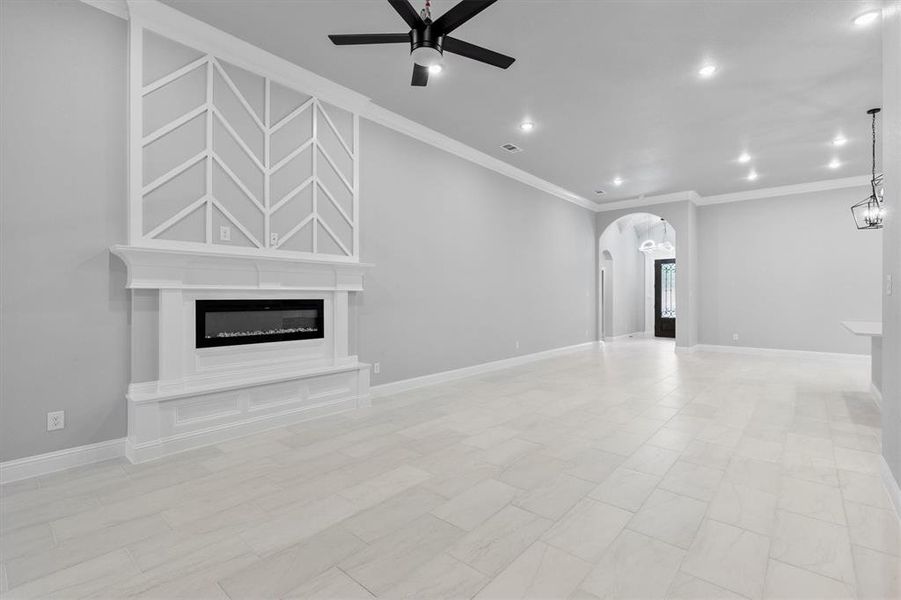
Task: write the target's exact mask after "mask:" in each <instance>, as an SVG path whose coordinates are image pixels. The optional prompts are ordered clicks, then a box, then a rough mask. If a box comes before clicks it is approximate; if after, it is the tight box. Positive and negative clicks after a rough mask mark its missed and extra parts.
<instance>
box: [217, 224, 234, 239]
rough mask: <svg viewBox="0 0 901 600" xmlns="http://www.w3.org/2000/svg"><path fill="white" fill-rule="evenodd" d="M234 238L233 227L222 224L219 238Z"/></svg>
mask: <svg viewBox="0 0 901 600" xmlns="http://www.w3.org/2000/svg"><path fill="white" fill-rule="evenodd" d="M231 239H232V228H231V227H229V226H228V225H220V226H219V240H220V241H223V242H230V241H231Z"/></svg>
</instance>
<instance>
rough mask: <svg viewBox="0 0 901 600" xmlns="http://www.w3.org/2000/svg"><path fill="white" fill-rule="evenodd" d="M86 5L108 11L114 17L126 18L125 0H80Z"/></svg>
mask: <svg viewBox="0 0 901 600" xmlns="http://www.w3.org/2000/svg"><path fill="white" fill-rule="evenodd" d="M81 1H82V2H84V3H85V4H87V5H88V6H93V7H94V8H97V9H100V10H102V11H104V12H108V13H109V14H111V15H113V16H114V17H119V18H120V19H125V20H126V21H127V20H128V5H127V4H126V3H125V0H81Z"/></svg>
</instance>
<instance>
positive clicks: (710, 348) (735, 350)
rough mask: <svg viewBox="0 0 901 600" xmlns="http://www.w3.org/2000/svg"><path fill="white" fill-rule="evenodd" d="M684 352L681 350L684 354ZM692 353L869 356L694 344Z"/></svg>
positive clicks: (843, 357) (836, 356) (849, 357)
mask: <svg viewBox="0 0 901 600" xmlns="http://www.w3.org/2000/svg"><path fill="white" fill-rule="evenodd" d="M684 351H685V350H683V352H684ZM691 351H692V352H722V353H727V354H752V355H755V356H783V357H795V358H837V359H855V360H860V361H869V360H870V355H869V354H844V353H841V352H815V351H813V350H784V349H782V348H752V347H750V346H718V345H715V344H695V345H694V346H691Z"/></svg>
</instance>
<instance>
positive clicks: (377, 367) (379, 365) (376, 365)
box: [372, 362, 382, 375]
mask: <svg viewBox="0 0 901 600" xmlns="http://www.w3.org/2000/svg"><path fill="white" fill-rule="evenodd" d="M372 372H373V373H375V374H376V375H378V374H379V373H381V372H382V363H380V362H374V363H372Z"/></svg>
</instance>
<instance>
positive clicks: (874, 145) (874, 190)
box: [870, 112, 876, 197]
mask: <svg viewBox="0 0 901 600" xmlns="http://www.w3.org/2000/svg"><path fill="white" fill-rule="evenodd" d="M870 188H872V190H873V196H874V197H876V113H875V112H874V113H873V171H872V176H871V177H870Z"/></svg>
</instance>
